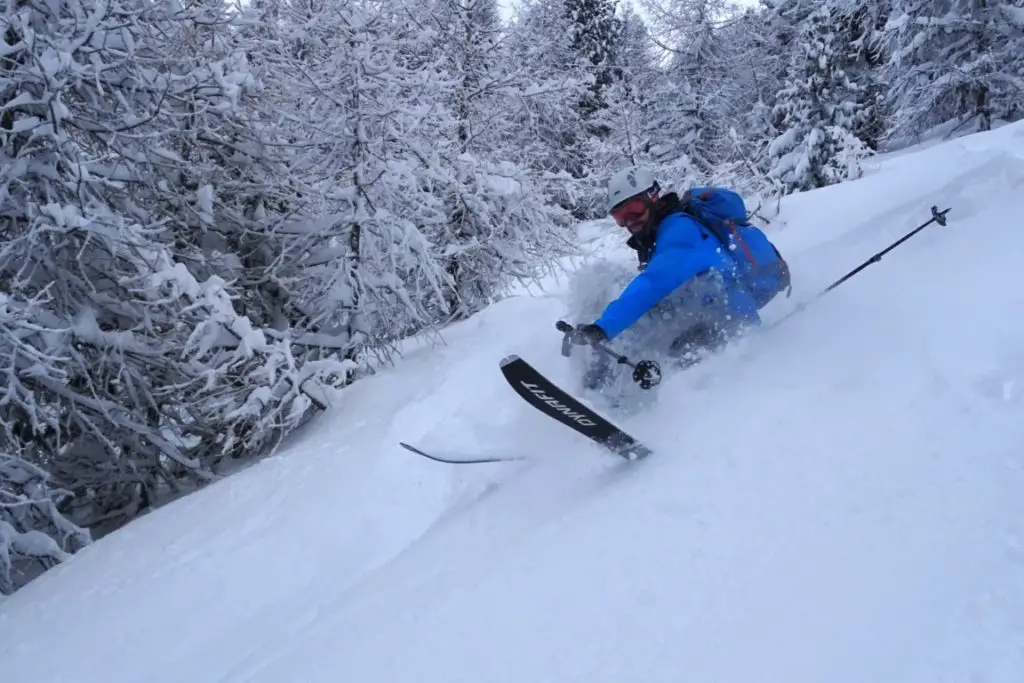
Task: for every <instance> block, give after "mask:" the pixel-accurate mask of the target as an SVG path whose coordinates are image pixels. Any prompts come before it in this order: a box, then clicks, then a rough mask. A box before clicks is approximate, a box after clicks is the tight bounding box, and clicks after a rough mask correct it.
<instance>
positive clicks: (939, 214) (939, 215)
mask: <svg viewBox="0 0 1024 683" xmlns="http://www.w3.org/2000/svg"><path fill="white" fill-rule="evenodd" d="M951 208H952V207H950V209H951ZM950 209H943V210H942V211H939V207H937V206H933V207H932V217H931V218H929V219H928V220H927V221H925V222H924V223H922V224H921V225H919V226H917V227H916V228H914V229H913V230H911V231H910V232H908V233H907V234H906V235H904V236H903V237H901V238H899V239H898V240H896V241H895V242H893V243H892V244H890V245H889V246H888V247H886V248H885V249H883V250H882V251H880V252H878V253H877V254H875V255H874V256H872V257H871V258H869V259H868V260H867V261H865V262H864V263H862V264H860V265H859V266H857V267H856V268H854V269H853V270H851V271H850V272H849V273H847V274H846V275H844V276H842V277H841V278H839V279H838V280H836V281H835V282H833V283H832V284H830V285H829V286H828V287H826V288H825V289H823V290H822V291H821V292H819V293H818V294H816V295H814V296H813V297H811V298H810V299H808V300H807V301H804V302H803V303H801V304H799V305H797V307H796V308H794V309H793V310H792V311H790V312H789V313H787V314H786V315H784V316H782V317H781V318H779V319H778V320H776V321H775V322H774V323H772V324H771V325H770V326H769V329H770V328H775V327H778V326H779V325H781V324H782V323H784V322H785V321H787V320H789V319H790V318H792V317H793V316H794V315H796V314H797V313H800V312H801V311H803V310H804V309H806V308H807V307H808V306H810V305H811V304H812V303H813V302H815V301H817V300H818V299H820V298H821V297H823V296H825V295H826V294H828V293H829V292H831V291H832V290H833V289H835V288H836V287H838V286H839V285H841V284H843V283H844V282H846V281H847V280H849V279H850V278H852V277H853V276H854V275H856V274H857V273H859V272H860V271H862V270H864V269H865V268H867V267H868V266H870V265H871V264H872V263H878V262H879V261H881V260H882V257H883V256H885V255H886V254H888V253H889V252H890V251H892V250H893V249H895V248H896V247H898V246H900V245H901V244H903V243H904V242H906V241H907V240H909V239H910V238H911V237H913V236H914V235H916V234H917V233H919V232H921V231H922V230H924V229H925V228H927V227H928V226H929V225H931V224H932V223H938V224H939V225H942V226H944V225H946V214H947V213H949V211H950Z"/></svg>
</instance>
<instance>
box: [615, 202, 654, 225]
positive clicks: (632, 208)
mask: <svg viewBox="0 0 1024 683" xmlns="http://www.w3.org/2000/svg"><path fill="white" fill-rule="evenodd" d="M649 206H650V202H648V200H647V195H643V194H638V195H636V196H634V197H630V198H629V199H627V200H626V201H624V202H621V203H619V204H616V205H615V206H613V207H612V210H611V214H612V218H614V219H615V222H616V223H618V224H619V226H620V227H623V228H624V227H626V226H629V225H632V224H635V223H636V222H637V221H639V220H641V219H643V217H644V213H646V212H647V209H648V207H649Z"/></svg>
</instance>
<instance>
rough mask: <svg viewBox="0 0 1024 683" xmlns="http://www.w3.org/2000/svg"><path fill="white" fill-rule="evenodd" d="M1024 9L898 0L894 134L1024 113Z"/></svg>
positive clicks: (892, 30)
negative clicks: (1021, 107)
mask: <svg viewBox="0 0 1024 683" xmlns="http://www.w3.org/2000/svg"><path fill="white" fill-rule="evenodd" d="M1022 13H1024V10H1022V6H1021V4H1020V3H1019V2H1015V3H1014V2H1004V1H1002V0H942V1H939V0H893V8H892V12H891V14H890V15H889V18H888V21H887V22H886V24H885V27H884V40H885V45H886V49H887V52H888V53H889V54H888V65H887V67H886V81H887V82H888V84H889V92H888V100H889V107H890V109H891V111H892V120H891V122H890V123H891V126H890V128H891V130H890V132H891V134H892V135H893V136H899V137H907V136H910V137H911V138H912V137H913V136H916V135H918V134H921V133H923V132H925V131H927V130H929V129H931V128H933V127H935V126H937V125H939V124H943V123H947V122H953V123H956V124H958V125H959V126H963V125H965V124H967V123H971V125H972V126H973V129H974V130H988V129H989V128H990V127H991V125H992V120H993V118H996V117H1006V118H1015V117H1017V116H1020V115H1021V114H1020V113H1019V103H1020V102H1021V101H1024V76H1022V72H1024V67H1022V65H1024V58H1022V57H1021V54H1022V52H1024V16H1022Z"/></svg>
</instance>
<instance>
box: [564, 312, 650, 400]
mask: <svg viewBox="0 0 1024 683" xmlns="http://www.w3.org/2000/svg"><path fill="white" fill-rule="evenodd" d="M555 329H557V330H558V331H559V332H562V333H564V334H565V337H564V338H563V339H562V355H563V356H566V357H568V356H569V354H570V353H572V340H571V338H570V337H571V335H572V333H573V332H574V331H575V328H574V327H573V326H572V325H570V324H569V323H567V322H565V321H564V320H559V321H558V322H556V323H555ZM590 345H591V346H593V347H594V348H595V349H597V350H598V351H601V352H603V353H606V354H608V355H609V356H611V357H612V358H614V359H615V361H616V362H617V363H619V364H620V365H628V366H629V367H631V368H633V381H634V382H636V383H637V384H639V385H640V388H641V389H650V388H651V387H653V386H655V385H657V384H658V383H660V382H661V366H660V365H658V363H657V362H656V361H653V360H639V361H637V362H635V363H634V362H633V361H631V360H630V359H629V358H628V357H626V356H623V355H622V354H619V353H616V352H615V351H614V350H613V349H610V348H608V347H607V346H605V345H604V344H603V343H602V342H590Z"/></svg>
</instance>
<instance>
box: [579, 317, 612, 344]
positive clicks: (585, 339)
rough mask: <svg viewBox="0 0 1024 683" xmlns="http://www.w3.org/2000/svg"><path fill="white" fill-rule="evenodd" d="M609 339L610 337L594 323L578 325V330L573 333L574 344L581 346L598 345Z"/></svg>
mask: <svg viewBox="0 0 1024 683" xmlns="http://www.w3.org/2000/svg"><path fill="white" fill-rule="evenodd" d="M607 339H608V335H607V334H605V332H604V330H602V329H601V328H600V327H598V326H597V325H595V324H594V323H588V324H586V325H577V326H576V329H574V330H573V331H572V343H573V344H577V345H579V346H585V345H587V344H597V343H599V342H603V341H607Z"/></svg>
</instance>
